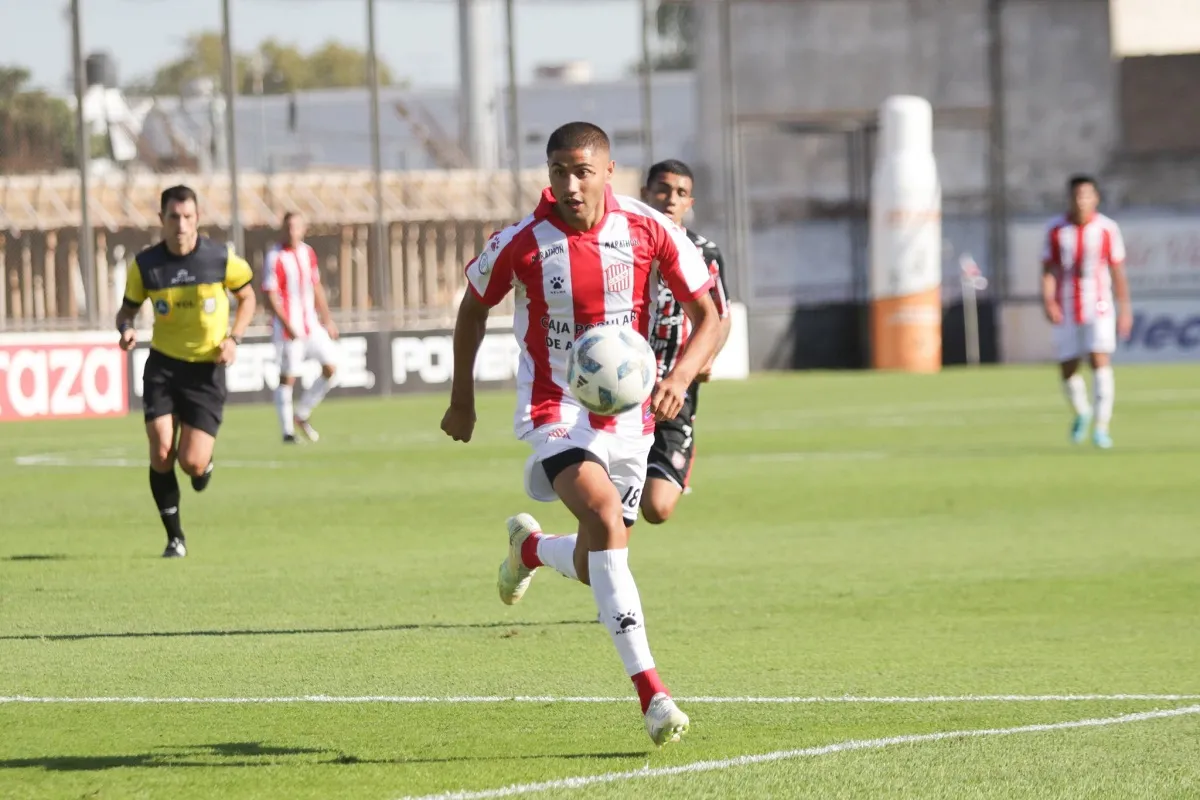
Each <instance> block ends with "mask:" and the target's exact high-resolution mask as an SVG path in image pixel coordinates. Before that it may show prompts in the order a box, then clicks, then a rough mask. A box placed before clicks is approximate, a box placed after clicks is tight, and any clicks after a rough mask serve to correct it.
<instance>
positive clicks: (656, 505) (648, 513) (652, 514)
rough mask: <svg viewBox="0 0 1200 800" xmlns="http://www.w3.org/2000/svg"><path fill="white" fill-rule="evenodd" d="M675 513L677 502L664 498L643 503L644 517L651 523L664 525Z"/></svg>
mask: <svg viewBox="0 0 1200 800" xmlns="http://www.w3.org/2000/svg"><path fill="white" fill-rule="evenodd" d="M674 513H675V504H674V503H670V502H664V501H662V500H647V501H646V502H645V503H642V519H644V520H646V522H649V523H650V524H651V525H662V524H663V523H664V522H666V521H667V520H669V519H670V518H671V515H672V514H674Z"/></svg>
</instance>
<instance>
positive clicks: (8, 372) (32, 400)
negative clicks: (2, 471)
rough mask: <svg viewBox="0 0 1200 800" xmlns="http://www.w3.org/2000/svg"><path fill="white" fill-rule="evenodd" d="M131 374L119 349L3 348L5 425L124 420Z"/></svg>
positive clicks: (0, 379)
mask: <svg viewBox="0 0 1200 800" xmlns="http://www.w3.org/2000/svg"><path fill="white" fill-rule="evenodd" d="M127 369H128V357H127V356H126V355H125V353H123V352H121V349H120V348H119V347H117V346H116V345H115V344H113V345H97V344H54V343H47V344H41V343H37V344H34V343H30V344H0V420H20V419H69V418H73V417H119V416H124V415H125V414H126V413H127V412H128V411H129V394H128V380H127V378H126V375H127Z"/></svg>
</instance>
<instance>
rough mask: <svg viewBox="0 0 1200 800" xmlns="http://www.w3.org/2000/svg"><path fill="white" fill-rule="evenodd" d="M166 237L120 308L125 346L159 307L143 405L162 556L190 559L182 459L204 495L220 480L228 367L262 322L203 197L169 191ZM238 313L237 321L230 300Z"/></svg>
mask: <svg viewBox="0 0 1200 800" xmlns="http://www.w3.org/2000/svg"><path fill="white" fill-rule="evenodd" d="M159 217H160V219H161V220H162V227H163V241H161V242H159V243H158V244H156V245H154V246H152V247H148V248H146V249H145V250H143V251H142V252H140V253H138V255H137V258H136V259H135V260H134V262H133V263H132V264H130V265H129V269H128V271H127V273H126V279H125V302H124V303H122V304H121V310H120V311H118V312H117V330H118V331H120V334H121V348H122V349H124V350H126V351H128V350H132V349H133V348H134V346H135V345H136V344H137V331H135V330H134V329H133V320H134V317H136V316H137V313H138V310H139V309H140V308H141V307H142V303H144V302H145V301H147V300H149V301H150V302H151V303H152V304H153V305H154V333H153V336H152V338H151V340H150V355H149V357H148V358H147V359H146V368H145V371H144V372H143V373H142V405H143V407H144V411H145V418H146V437H147V438H148V439H149V440H150V492H151V493H152V494H153V495H154V503H155V505H157V506H158V513H159V515H160V516H161V517H162V523H163V527H164V528H166V530H167V549H166V550H164V551H163V557H164V558H182V557H183V556H185V555H187V545H186V543H185V539H184V535H183V527H182V525H181V524H180V521H179V481H177V480H176V479H175V462H176V461H178V462H179V466H180V467H182V468H183V471H184V472H186V473H187V474H188V475H190V476H191V479H192V488H193V489H195V490H196V491H197V492H202V491H204V489H205V487H207V486H208V482H209V480H210V479H211V478H212V470H213V461H212V458H213V446H214V445H215V444H216V439H217V429H218V428H220V427H221V418H222V414H223V411H224V408H225V397H226V390H225V365H227V364H232V363H233V360H234V358H235V357H236V356H237V346H238V343H239V342H241V340H242V335H243V334H244V333H245V332H246V328H247V326H249V325H250V319H251V318H252V317H253V316H254V305H255V298H254V287H253V285H252V281H253V274H252V271H251V269H250V265H249V264H248V263H246V260H245V259H243V258H241V257H240V256H238V255H236V254H235V253H234V252H233V250H232V249H231V248H227V247H226V246H225V245H223V244H220V243H218V242H214V241H212V240H211V239H206V238H201V237H200V235H199V231H198V229H197V225H198V223H199V210H198V208H197V203H196V193H195V192H194V191H192V190H191V189H190V188H188V187H187V186H173V187H171V188H170V189H167V190H166V191H164V192H163V193H162V198H161V203H160V209H159ZM227 292H233V295H234V297H236V298H237V301H238V307H237V315H236V317H235V318H234V320H233V326H232V328H231V327H230V325H229V295H228V293H227Z"/></svg>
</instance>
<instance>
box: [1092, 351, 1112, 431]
mask: <svg viewBox="0 0 1200 800" xmlns="http://www.w3.org/2000/svg"><path fill="white" fill-rule="evenodd" d="M1094 381H1095V384H1096V386H1095V390H1096V430H1098V431H1100V432H1101V433H1108V423H1109V422H1111V421H1112V415H1113V401H1114V400H1115V399H1116V398H1115V394H1116V391H1117V388H1116V382H1115V381H1114V380H1113V368H1112V367H1100V368H1099V369H1098V370H1096V374H1095V376H1094Z"/></svg>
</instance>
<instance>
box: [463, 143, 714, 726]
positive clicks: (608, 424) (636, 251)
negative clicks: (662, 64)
mask: <svg viewBox="0 0 1200 800" xmlns="http://www.w3.org/2000/svg"><path fill="white" fill-rule="evenodd" d="M609 153H610V147H609V140H608V136H607V135H606V134H605V133H604V131H603V130H601V129H600V128H598V127H597V126H595V125H592V124H591V123H587V122H572V123H568V124H566V125H563V126H562V127H560V128H559V129H558V130H556V131H555V132H554V133H553V134H551V136H550V140H549V142H548V143H547V145H546V156H547V163H548V166H549V172H550V187H549V188H548V189H546V190H545V191H544V192H543V194H542V199H541V202H540V203H539V204H538V206H537V209H536V210H535V211H534V212H533V214H531V215H529V216H528V217H526V218H525V219H524V220H522V221H521V222H519V223H517V224H516V225H512V226H510V227H508V228H506V229H504V230H503V231H501V232H499V233H498V234H496V235H495V236H493V237H492V238H491V240H489V242H488V243H487V245H485V247H484V250H483V252H482V253H480V254H479V256H478V257H477V258H476V259H475V260H473V261H472V262H471V263H470V264H469V265H468V266H467V280H468V284H469V291H467V293H466V294H465V296H464V297H463V301H462V304H461V305H460V306H459V312H458V322H457V324H456V326H455V331H454V382H453V387H452V389H451V396H450V407H449V409H448V410H447V411H446V414H445V416H444V417H443V419H442V430H443V431H445V432H446V433H447V435H449V436H451V437H452V438H454V439H455V440H456V441H462V442H467V441H470V439H471V434H472V432H473V430H474V427H475V395H474V391H475V390H474V380H473V374H474V366H475V356H476V353H477V352H478V349H479V345H480V343H481V341H482V339H483V334H484V330H485V325H486V322H487V318H488V310H489V309H490V308H491V307H492V306H495V305H496V304H497V303H499V302H500V301H501V300H502V299H503V298H504V297H505V296H506V295H507V294H508V293H509V292H510V291H515V295H516V312H515V314H514V320H513V321H514V328H515V333H516V336H517V339H518V341H519V342H520V349H521V356H520V371H519V375H518V387H519V388H518V391H517V397H518V400H517V410H516V420H515V428H516V434H517V437H518V438H520V439H521V440H522V441H525V442H528V443H529V445H530V446H531V448H532V450H533V453H532V455H531V456H530V458H529V460H528V461H527V462H526V465H525V490H526V493H527V494H528V495H529V496H530V497H531V498H533V499H535V500H539V501H542V502H553V501H554V500H555V499H560V500H562V502H563V504H564V505H566V506H567V508H568V509H570V511H571V512H572V513H573V514H574V515H575V517H576V519H577V520H578V522H579V528H578V534H571V535H568V536H547V535H546V534H544V533H542V531H541V529H540V526H539V525H538V523H537V521H536V520H535V519H534V518H533V517H531V516H530V515H528V514H518V515H516V516H515V517H510V518H509V520H508V534H509V553H508V557H507V558H506V559H505V561H504V563H502V564H501V565H500V575H499V578H498V581H497V584H498V588H499V591H500V598H501V600H503V601H504V602H505V603H509V604H512V603H515V602H517V601H519V600H520V599H521V597H522V596H523V595H524V593H525V591H526V589H527V588H528V587H529V583H530V581H531V580H532V578H533V573H534V570H536V569H537V568H538V567H540V566H543V565H545V566H549V567H550V568H552V569H554V570H556V571H557V572H559V573H561V574H563V575H565V576H567V577H568V578H572V579H576V580H579V581H580V582H582V583H585V584H589V585H590V586H591V589H592V595H593V597H594V599H595V601H596V607H597V609H598V610H599V612H600V619H601V621H602V622H603V623H604V624H605V626H606V627H607V629H608V632H609V635H610V637H611V639H612V642H613V644H614V645H615V647H616V649H617V652H618V654H619V655H620V657H621V661H622V663H623V664H624V666H625V671H626V674H627V675H628V676H629V677H630V678H631V679H632V681H633V683H634V686H635V687H636V688H637V692H638V697H639V699H640V701H641V705H642V713H643V716H644V719H645V724H646V731H647V733H649V735H650V738H651V739H652V740H653V741H654V743H655V744H658V745H662V744H665V743H666V742H669V741H676V740H678V738H679V737H680V736H681V735H682V734H683V733H684V732H686V730H687V727H688V724H689V720H688V717H687V715H686V714H684V713H683V711H681V710H680V709H679V708H678V706H676V705H675V702H674V700H672V699H671V696H670V692H669V691H668V690H667V687H666V686H665V684H663V682H662V680H661V679H660V678H659V677H658V673H657V671H656V670H655V667H654V659H653V657H652V656H651V654H650V647H649V644H648V643H647V640H646V630H645V621H644V619H643V616H642V603H641V599H640V596H639V594H638V588H637V584H636V583H635V582H634V579H633V574H632V573H631V572H630V570H629V559H628V549H627V548H628V544H629V528H630V527H631V526H632V525H633V523H634V521H635V520H636V519H637V514H638V501H639V499H640V497H641V493H642V489H643V486H644V484H645V481H646V458H647V455H648V453H649V451H650V446H651V444H652V443H653V441H654V423H655V419H659V420H663V419H672V418H673V417H675V416H676V415H677V414H678V413H679V410H680V409H681V408H682V407H683V403H684V398H685V396H686V394H687V389H688V387H689V386H690V385H691V384H692V381H693V380H694V379H695V378H696V375H697V374H698V373H699V372H700V371H701V369H703V368H704V367H705V365H707V364H708V363H709V361H710V360H711V359H712V357H713V355H714V354H715V353H716V349H717V344H718V340H719V337H720V316H719V314H718V313H717V309H716V307H715V305H714V304H713V301H712V297H711V296H710V294H709V290H710V288H711V285H712V280H711V277H710V276H709V273H708V269H707V267H705V265H704V262H703V261H702V260H701V258H700V256H699V253H698V252H697V250H696V248H695V246H694V245H692V243H691V242H690V241H688V238H687V235H686V234H685V232H684V231H683V229H682V228H680V227H679V226H677V225H675V224H674V223H673V222H671V221H670V220H669V219H667V218H666V217H665V216H663V215H662V214H660V213H659V212H657V211H655V210H654V209H653V208H651V207H650V206H648V205H646V204H645V203H643V202H641V201H640V200H636V199H634V198H631V197H624V196H618V195H616V194H614V193H613V191H612V189H611V188H610V186H609V182H610V180H611V178H612V174H613V168H614V164H613V162H612V160H611V158H610V155H609ZM659 276H661V278H662V279H663V280H664V281H665V282H666V283H667V285H668V286H670V287H671V291H672V292H673V293H674V295H675V298H676V300H678V301H679V302H680V303H681V304H682V305H683V308H684V311H685V313H687V315H688V316H689V317H690V318H691V320H692V323H693V330H692V334H691V340H690V343H689V345H688V347H687V350H686V351H685V352H684V353H683V355H682V356H681V357H680V358H679V359H678V361H677V362H676V363H675V366H674V369H672V370H671V372H670V373H669V374H667V375H666V376H665V377H663V378H662V379H661V380H660V382H659V383H658V385H657V386H656V387H655V390H654V394H653V395H652V396H651V398H650V400H649V401H648V402H647V404H646V406H645V407H643V408H641V409H634V410H633V411H630V412H627V413H626V414H622V415H620V416H618V417H602V416H597V415H595V414H592V413H590V412H588V411H586V410H585V409H583V408H582V407H581V406H580V405H579V404H578V403H577V402H576V401H575V400H574V399H573V398H572V396H571V393H570V391H569V390H568V388H567V378H566V376H567V367H568V363H569V359H570V356H571V348H572V347H573V345H574V342H575V340H576V338H577V337H578V336H579V335H580V334H582V333H583V332H585V331H587V330H589V329H591V328H592V327H595V326H597V325H625V326H628V327H631V328H633V329H635V330H637V331H638V333H640V334H641V335H642V336H643V337H645V336H647V335H648V333H649V326H650V323H651V318H652V316H653V309H652V304H653V301H654V297H655V290H656V286H657V282H658V280H659Z"/></svg>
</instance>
